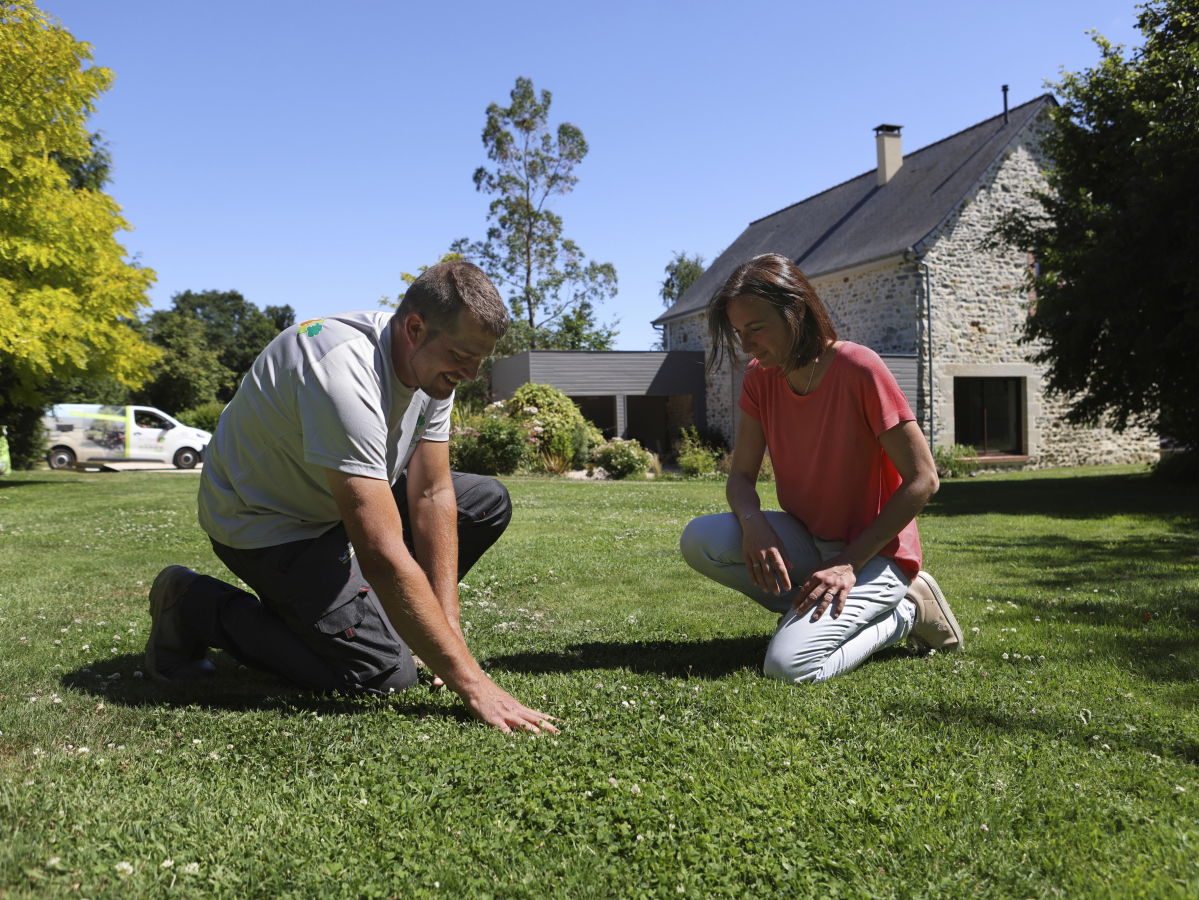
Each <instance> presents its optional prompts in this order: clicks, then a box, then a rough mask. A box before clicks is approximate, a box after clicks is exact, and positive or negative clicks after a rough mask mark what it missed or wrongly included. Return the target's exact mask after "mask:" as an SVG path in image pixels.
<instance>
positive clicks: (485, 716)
mask: <svg viewBox="0 0 1199 900" xmlns="http://www.w3.org/2000/svg"><path fill="white" fill-rule="evenodd" d="M462 702H463V703H465V704H466V708H467V710H468V711H469V712H470V714H471V715H472V716H474V717H475V718H476V719H478V720H479V721H480V722H482V723H484V724H485V725H490V726H492V727H493V728H498V729H499V730H500V731H502V732H504V734H511V733H512V731H513V729H517V730H520V731H532V732H534V733H537V732H542V731H545V732H549V733H550V734H557V733H558V729H557V728H555V727H554V726H553V725H552V724H551V722H555V721H557V719H556V718H555V717H554V716H550V715H546V714H545V713H543V712H538V711H537V710H535V709H529V707H527V706H525V705H524V704H523V703H521V702H520V701H519V700H517V699H516V698H515V697H513V696H512V695H511V694H509V693H508V692H507V691H505V690H504V689H503V688H501V687H500V686H499V685H497V684H496V683H495V682H494V681H492V680H491V679H490V678H488V677H486V676H483V678H482V679H481V680H480V681H479V683H478V684H477V685H476V686H475V687H474V688H473V689H472V690H471V691H470V692H469V693H468V692H466V691H463V692H462Z"/></svg>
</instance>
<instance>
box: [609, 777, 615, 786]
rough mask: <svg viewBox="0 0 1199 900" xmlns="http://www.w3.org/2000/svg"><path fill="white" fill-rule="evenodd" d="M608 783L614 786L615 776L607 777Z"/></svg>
mask: <svg viewBox="0 0 1199 900" xmlns="http://www.w3.org/2000/svg"><path fill="white" fill-rule="evenodd" d="M608 784H610V785H612V787H616V779H615V778H609V779H608Z"/></svg>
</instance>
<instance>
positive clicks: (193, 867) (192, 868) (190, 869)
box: [183, 862, 200, 875]
mask: <svg viewBox="0 0 1199 900" xmlns="http://www.w3.org/2000/svg"><path fill="white" fill-rule="evenodd" d="M183 871H184V872H186V873H187V874H188V875H195V874H196V873H197V872H199V871H200V864H199V863H195V862H189V863H188V864H187V865H186V866H184V867H183Z"/></svg>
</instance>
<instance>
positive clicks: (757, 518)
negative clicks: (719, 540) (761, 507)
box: [741, 513, 792, 597]
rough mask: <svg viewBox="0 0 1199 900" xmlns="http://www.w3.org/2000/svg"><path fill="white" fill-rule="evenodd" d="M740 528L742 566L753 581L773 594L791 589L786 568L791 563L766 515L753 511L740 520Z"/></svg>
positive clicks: (790, 566) (783, 592) (776, 594)
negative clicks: (743, 519) (743, 561)
mask: <svg viewBox="0 0 1199 900" xmlns="http://www.w3.org/2000/svg"><path fill="white" fill-rule="evenodd" d="M741 529H742V534H743V540H742V553H743V554H744V556H745V568H746V569H748V570H749V577H750V579H751V580H752V581H753V583H754V584H755V585H756V586H757V587H760V588H761V589H762V590H764V591H769V592H770V593H772V594H774V595H775V596H776V597H777V596H779V595H780V594H785V593H787V591H789V590H791V576H790V575H789V574H788V573H787V570H788V569H790V568H792V565H791V560H790V558H789V557H788V556H787V548H786V547H784V546H783V542H782V541H781V540H779V536H778V534H777V533H776V532H775V530H774V529H773V528H771V527H770V523H769V522H767V521H766V517H765V516H764V515H762V514H761V513H757V514H755V515H753V516H751V517H750V518H749V519H746V520H745V521H743V522H742V523H741Z"/></svg>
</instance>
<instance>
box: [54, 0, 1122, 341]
mask: <svg viewBox="0 0 1199 900" xmlns="http://www.w3.org/2000/svg"><path fill="white" fill-rule="evenodd" d="M42 5H43V8H44V9H46V10H47V11H48V12H49V13H51V14H52V15H55V16H57V17H58V18H59V19H60V20H61V21H62V22H63V24H64V25H65V26H66V27H67V28H68V29H69V30H70V31H71V32H72V33H73V34H74V35H75V36H76V37H77V38H78V39H80V40H85V41H88V42H89V43H91V44H92V45H93V46H94V47H95V57H96V61H97V62H98V63H99V64H101V65H104V66H108V67H109V68H111V69H112V70H113V71H114V72H115V73H116V76H117V78H116V84H115V86H114V88H113V89H112V91H110V92H109V93H108V94H107V95H105V96H104V98H103V99H102V100H101V101H100V104H99V111H98V113H97V115H96V117H95V119H94V123H93V124H94V127H96V128H99V129H102V130H103V131H104V133H105V135H106V137H107V138H108V140H109V141H110V143H111V147H112V151H113V155H114V157H115V162H116V179H115V182H114V183H113V184H112V185H111V187H110V191H111V193H112V194H113V196H114V197H116V199H117V200H118V202H120V203H121V204H122V205H123V207H124V210H125V214H126V216H127V218H128V219H129V220H130V222H131V223H132V224H133V225H134V228H135V230H134V231H133V232H132V233H131V234H127V235H125V236H124V242H125V244H126V246H127V247H128V249H129V250H130V252H132V253H137V254H140V258H141V260H142V262H143V264H145V265H147V266H149V267H150V268H153V269H154V270H155V271H156V272H157V273H158V284H157V285H156V286H155V288H154V289H153V299H154V305H155V306H156V307H164V306H168V305H169V303H170V297H171V295H172V294H174V293H175V292H177V291H182V290H185V289H189V288H190V289H193V290H204V289H207V288H218V289H229V288H236V289H238V290H240V291H242V292H243V293H244V294H245V295H246V297H248V298H249V299H250V300H252V301H253V302H255V303H257V304H258V305H260V306H266V305H268V304H282V303H290V304H291V305H292V306H294V307H295V308H296V311H297V313H298V314H299V316H300V317H301V318H310V317H313V316H318V315H322V314H326V313H331V312H336V311H339V310H345V309H369V308H376V302H377V300H378V298H379V296H380V295H381V294H388V295H395V294H396V292H397V290H398V288H399V287H400V278H399V274H400V272H401V271H414V270H415V269H416V268H417V267H418V266H419V265H421V264H422V263H428V262H431V261H432V260H434V259H435V258H436V257H437V256H439V255H440V254H441V253H444V252H445V250H446V248H447V246H448V244H449V243H450V241H452V240H453V239H454V238H457V237H461V236H470V237H472V238H473V237H481V236H482V235H483V233H484V232H485V230H486V221H485V219H486V210H487V203H488V200H487V198H486V197H485V196H484V195H481V194H477V193H476V192H475V189H474V185H473V183H472V181H471V174H472V173H473V172H474V170H475V168H476V167H477V166H478V165H480V164H482V163H484V162H485V161H486V158H485V156H484V153H483V146H482V143H481V141H480V132H481V131H482V127H483V119H484V110H485V108H486V107H487V104H488V103H489V102H491V101H493V100H494V101H500V102H504V103H506V101H507V98H508V92H509V91H510V90H511V89H512V85H513V82H514V81H515V79H516V77H517V76H518V75H524V76H527V77H529V78H531V79H533V82H534V85H535V86H536V87H537V88H538V89H540V88H549V89H550V90H551V91H553V95H554V100H553V108H552V110H551V114H552V123H554V124H556V123H557V122H559V121H564V120H565V121H570V122H573V123H574V124H576V125H578V126H579V127H580V128H581V129H582V130H583V133H584V135H585V136H586V138H587V141H588V143H589V144H590V145H591V152H590V155H589V156H588V157H587V159H586V160H585V161H584V163H583V164H582V165H581V166H580V167H579V169H577V170H576V171H577V174H578V175H579V176H580V182H579V185H578V187H577V189H576V190H575V192H574V193H573V194H572V195H570V196H568V197H565V198H562V199H561V200H559V201H558V203H557V206H556V208H557V210H558V212H559V213H560V214H561V215H562V216H563V218H564V220H565V225H566V234H567V235H568V236H571V237H573V238H574V239H575V240H576V241H577V242H578V243H579V244H580V246H581V247H582V248H583V250H584V251H585V252H586V253H587V254H588V255H589V256H591V257H592V258H595V259H598V260H601V261H610V262H612V263H614V264H615V266H616V269H617V273H618V275H619V279H620V292H619V294H618V295H617V297H616V298H614V299H613V300H612V301H610V302H609V303H607V304H605V306H604V307H602V308H601V309H600V314H601V317H602V318H603V319H605V320H606V319H611V318H614V317H619V318H620V320H621V322H620V325H619V329H620V339H619V342H618V345H617V346H618V347H619V348H620V349H626V350H637V349H646V348H648V347H649V346H650V345H651V344H652V343H653V341H654V339H655V337H656V333H655V332H654V330H653V329H652V328H651V327H650V325H649V321H650V320H651V319H652V318H654V317H655V316H656V315H657V314H658V313H659V312H660V311H661V309H662V305H661V300H660V298H659V297H658V288H659V284H660V282H661V280H662V277H663V273H662V268H663V266H664V265H665V264H666V262H667V261H668V260H669V258H670V255H671V252H672V251H674V250H686V251H689V252H699V253H702V254H703V255H704V256H705V257H706V258H707V260H708V261H711V260H712V259H713V258H714V257H715V255H716V254H717V253H719V252H720V251H721V250H722V249H723V248H724V247H726V246H728V244H730V243H731V242H732V241H733V240H734V239H735V238H736V237H737V235H738V234H739V233H740V232H741V230H742V229H743V228H744V227H745V225H746V224H747V223H748V222H749V221H750V220H752V219H756V218H759V217H761V216H763V215H766V214H767V213H770V212H772V211H774V210H776V209H779V208H780V207H783V206H786V205H788V204H790V203H794V202H796V201H798V200H801V199H803V198H804V197H807V196H809V195H811V194H813V193H816V192H818V191H821V190H823V189H825V188H827V187H830V186H832V185H834V184H837V183H839V182H841V181H843V180H845V179H847V178H850V177H853V176H855V175H858V174H860V173H862V172H864V171H867V170H870V169H873V168H874V166H875V158H874V153H875V151H874V136H873V131H872V129H873V126H875V125H877V124H879V123H880V122H893V123H899V124H901V125H903V126H904V131H903V141H904V147H905V149H909V150H911V149H916V148H918V147H922V146H924V145H926V144H929V143H932V142H933V141H936V140H940V139H941V138H943V137H945V136H947V135H949V134H952V133H953V132H956V131H959V130H961V129H962V128H965V127H967V126H969V125H972V124H973V123H975V122H978V121H981V120H983V119H986V118H989V117H990V116H992V115H995V114H996V113H998V112H999V111H1000V110H1001V108H1002V96H1001V94H1000V90H999V88H1000V85H1001V84H1005V83H1006V84H1010V85H1011V99H1012V105H1013V106H1014V105H1018V104H1019V103H1022V102H1024V101H1026V100H1029V99H1031V98H1033V97H1035V96H1037V95H1038V94H1040V93H1042V92H1043V91H1044V82H1045V81H1046V80H1047V79H1051V80H1052V79H1056V77H1057V76H1058V73H1059V69H1060V68H1061V67H1063V66H1065V67H1066V68H1068V69H1079V68H1083V67H1086V66H1090V65H1093V64H1094V63H1095V62H1096V60H1097V58H1098V54H1097V53H1096V51H1095V49H1094V46H1093V44H1092V43H1091V41H1090V38H1088V37H1087V35H1086V34H1085V32H1086V31H1087V30H1088V29H1092V28H1094V29H1098V30H1099V31H1100V32H1102V33H1103V34H1105V35H1106V36H1107V37H1109V38H1110V39H1112V40H1115V41H1119V42H1124V43H1127V44H1129V45H1135V44H1137V43H1138V40H1139V34H1138V33H1137V32H1136V30H1135V28H1134V25H1135V9H1134V5H1133V3H1132V2H1131V0H1118V2H1113V0H1049V2H1046V0H1036V2H1002V0H1000V2H993V3H963V2H961V0H953V2H941V0H937V2H924V3H921V4H915V5H912V4H902V3H894V2H886V3H874V2H842V3H827V2H819V3H813V2H795V0H792V2H760V3H758V2H740V3H736V4H734V3H723V4H720V3H707V2H689V3H655V2H647V0H641V2H638V3H624V2H607V3H602V4H601V3H592V4H573V3H562V2H556V3H525V2H517V3H504V4H497V3H475V2H459V3H454V4H444V3H437V4H435V3H427V4H416V3H396V2H354V0H342V2H340V3H328V2H322V3H314V2H308V0H290V2H286V3H285V2H262V0H249V2H247V0H240V2H236V3H233V2H225V0H205V2H203V3H177V2H162V0H145V2H132V0H106V2H103V3H100V2H96V0H42Z"/></svg>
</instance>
